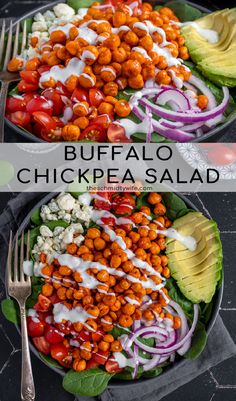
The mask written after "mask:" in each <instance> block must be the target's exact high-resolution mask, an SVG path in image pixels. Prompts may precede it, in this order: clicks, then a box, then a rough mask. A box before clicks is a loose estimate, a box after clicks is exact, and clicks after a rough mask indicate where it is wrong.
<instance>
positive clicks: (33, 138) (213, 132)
mask: <svg viewBox="0 0 236 401" xmlns="http://www.w3.org/2000/svg"><path fill="white" fill-rule="evenodd" d="M167 1H168V0H158V4H160V3H161V4H165V3H167ZM147 2H151V3H153V1H148V0H147ZM185 2H186V3H187V4H189V5H192V6H194V7H197V8H198V9H199V10H200V11H203V12H206V13H209V12H211V10H209V9H208V8H206V7H203V6H200V5H199V4H196V3H194V2H191V1H185ZM58 3H66V1H64V0H62V1H54V2H53V3H49V4H47V5H46V6H42V7H39V8H36V9H34V10H33V11H31V12H30V13H28V14H26V15H24V16H23V17H22V18H19V19H18V20H17V21H15V22H14V24H13V28H14V26H15V25H16V24H17V22H19V21H24V19H26V18H29V17H33V16H34V15H35V14H36V13H38V12H43V11H46V10H49V9H51V8H52V7H54V6H55V5H56V4H58ZM234 121H236V115H235V116H233V118H232V119H231V120H229V121H227V122H226V123H225V124H221V125H218V126H216V127H215V128H214V129H213V130H211V131H209V132H208V133H207V134H204V135H203V136H202V137H200V138H195V139H194V140H193V141H191V142H192V143H193V142H203V141H206V140H207V139H209V138H211V137H213V136H214V135H216V134H222V135H223V133H224V131H225V129H226V128H227V127H229V126H230V125H231V124H232V123H233V122H234ZM5 122H6V124H7V125H8V126H9V127H10V128H12V129H13V130H14V131H16V132H17V133H18V134H20V135H21V136H22V137H24V138H25V139H28V140H29V141H31V142H46V141H44V140H43V139H40V138H38V137H36V136H35V135H33V134H30V133H27V132H26V131H24V130H23V129H21V128H19V127H17V126H16V125H14V124H12V123H11V121H9V120H8V119H7V118H5Z"/></svg>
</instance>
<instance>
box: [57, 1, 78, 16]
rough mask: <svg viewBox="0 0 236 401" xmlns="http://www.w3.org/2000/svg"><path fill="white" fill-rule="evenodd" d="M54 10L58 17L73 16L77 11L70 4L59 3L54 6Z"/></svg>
mask: <svg viewBox="0 0 236 401" xmlns="http://www.w3.org/2000/svg"><path fill="white" fill-rule="evenodd" d="M53 11H54V13H55V14H56V16H57V17H59V18H60V17H63V16H65V15H66V16H68V17H72V16H73V15H74V14H75V11H74V9H73V8H72V7H70V6H68V4H64V3H59V4H57V5H56V6H55V7H53Z"/></svg>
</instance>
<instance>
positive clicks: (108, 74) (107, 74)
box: [100, 65, 116, 82]
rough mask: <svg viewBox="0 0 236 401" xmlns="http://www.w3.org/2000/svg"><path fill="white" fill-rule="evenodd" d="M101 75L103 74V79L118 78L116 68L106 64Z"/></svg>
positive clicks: (107, 80)
mask: <svg viewBox="0 0 236 401" xmlns="http://www.w3.org/2000/svg"><path fill="white" fill-rule="evenodd" d="M100 75H101V78H102V80H103V81H105V82H112V81H115V79H116V70H115V68H114V67H112V66H111V65H110V66H105V67H102V69H101V74H100Z"/></svg>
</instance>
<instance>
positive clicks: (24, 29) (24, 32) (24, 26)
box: [21, 20, 27, 53]
mask: <svg viewBox="0 0 236 401" xmlns="http://www.w3.org/2000/svg"><path fill="white" fill-rule="evenodd" d="M26 41H27V21H26V20H25V21H24V25H23V35H22V45H21V53H22V52H23V50H24V49H25V47H26Z"/></svg>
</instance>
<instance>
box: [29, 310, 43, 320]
mask: <svg viewBox="0 0 236 401" xmlns="http://www.w3.org/2000/svg"><path fill="white" fill-rule="evenodd" d="M27 315H28V316H30V317H31V318H32V320H33V322H34V323H39V322H40V320H39V318H38V312H37V311H36V310H35V309H28V312H27Z"/></svg>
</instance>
